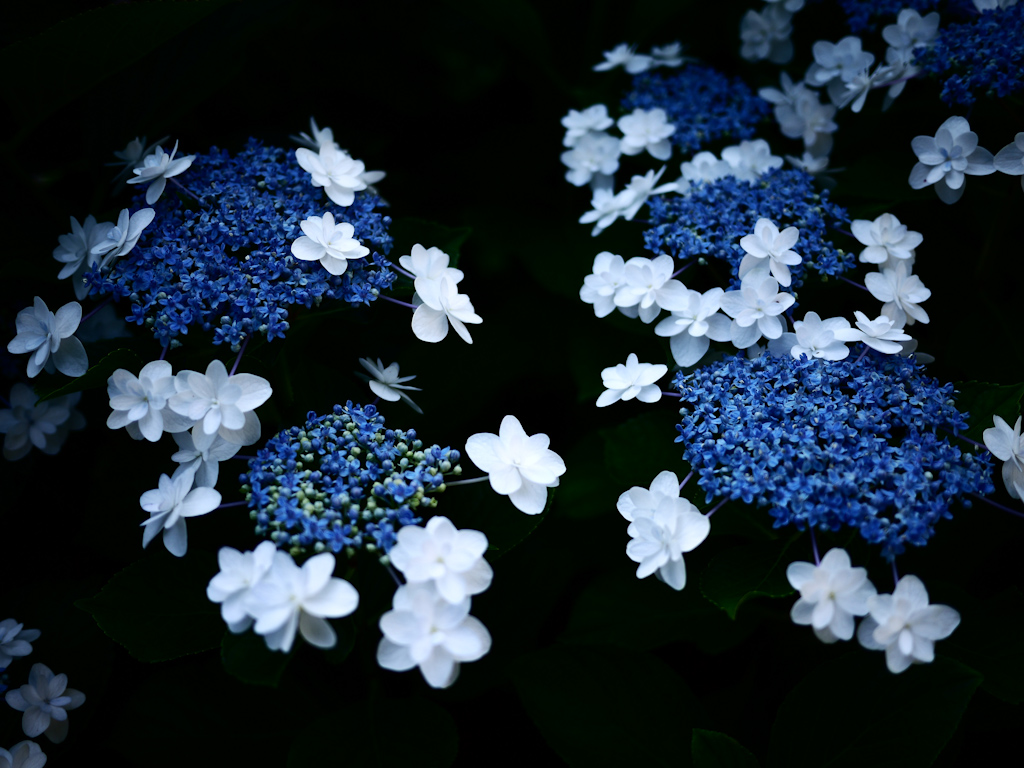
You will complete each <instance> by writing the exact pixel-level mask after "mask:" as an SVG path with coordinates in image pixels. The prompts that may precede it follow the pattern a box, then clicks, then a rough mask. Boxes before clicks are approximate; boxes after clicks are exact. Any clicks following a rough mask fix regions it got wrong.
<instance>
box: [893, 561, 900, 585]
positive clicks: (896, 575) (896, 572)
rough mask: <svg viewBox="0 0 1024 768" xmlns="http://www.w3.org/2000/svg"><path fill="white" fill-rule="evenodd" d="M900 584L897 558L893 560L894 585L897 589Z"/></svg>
mask: <svg viewBox="0 0 1024 768" xmlns="http://www.w3.org/2000/svg"><path fill="white" fill-rule="evenodd" d="M899 583H900V572H899V571H897V570H896V558H895V557H894V558H893V559H892V585H893V587H895V586H896V585H897V584H899Z"/></svg>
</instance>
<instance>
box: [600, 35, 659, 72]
mask: <svg viewBox="0 0 1024 768" xmlns="http://www.w3.org/2000/svg"><path fill="white" fill-rule="evenodd" d="M603 55H604V61H602V62H601V63H600V64H595V65H594V71H595V72H607V71H608V70H610V69H615V67H620V66H621V67H624V68H625V70H626V71H627V72H628V73H629V74H631V75H635V74H638V73H640V72H645V71H647V70H648V69H650V68H651V65H652V64H653V63H654V61H653V59H652V58H651V57H650V56H645V55H644V54H642V53H637V52H636V49H635V48H634V47H632V46H629V45H626V44H625V43H619V44H618V45H617V46H615V47H614V48H613V49H612V50H610V51H605V52H604V54H603Z"/></svg>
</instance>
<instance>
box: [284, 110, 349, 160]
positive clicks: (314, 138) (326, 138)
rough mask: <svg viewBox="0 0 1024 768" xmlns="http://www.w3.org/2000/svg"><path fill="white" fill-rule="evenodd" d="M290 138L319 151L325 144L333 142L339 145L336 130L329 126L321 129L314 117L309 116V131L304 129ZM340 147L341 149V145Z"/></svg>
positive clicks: (336, 145)
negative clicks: (335, 134) (335, 136)
mask: <svg viewBox="0 0 1024 768" xmlns="http://www.w3.org/2000/svg"><path fill="white" fill-rule="evenodd" d="M288 138H289V139H291V140H292V141H294V142H296V143H297V144H301V145H302V146H304V147H308V148H309V149H312V150H313V151H314V152H319V151H320V147H322V146H324V144H332V145H334V146H335V147H338V143H337V142H336V141H335V140H334V131H332V130H331V129H330V128H327V127H324V128H322V129H321V128H320V126H318V125H317V124H316V119H315V118H313V117H310V118H309V133H306V132H305V131H303V132H301V133H300V134H299V135H298V136H289V137H288ZM338 148H339V149H340V147H338Z"/></svg>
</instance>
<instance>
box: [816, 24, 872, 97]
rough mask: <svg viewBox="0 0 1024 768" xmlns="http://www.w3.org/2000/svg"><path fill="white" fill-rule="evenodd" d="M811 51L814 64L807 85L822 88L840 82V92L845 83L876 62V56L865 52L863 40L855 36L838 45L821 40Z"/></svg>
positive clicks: (845, 38)
mask: <svg viewBox="0 0 1024 768" xmlns="http://www.w3.org/2000/svg"><path fill="white" fill-rule="evenodd" d="M811 51H812V52H813V54H814V63H813V64H812V65H811V66H810V68H808V70H807V77H806V81H807V84H808V85H814V86H821V85H829V84H830V83H832V82H833V81H838V85H839V89H840V91H841V90H842V85H843V84H844V83H849V82H851V81H852V80H853V79H854V78H855V77H856V76H857V75H859V74H860V73H861V72H863V71H864V70H865V69H867V68H868V67H870V66H871V65H872V64H874V62H875V55H874V54H873V53H869V52H867V51H865V50H863V49H862V43H861V39H860V38H859V37H854V36H853V35H850V36H848V37H844V38H843V39H842V40H840V41H839V42H838V43H830V42H828V41H827V40H819V41H818V42H816V43H815V44H814V45H813V46H812V47H811ZM830 94H831V91H830Z"/></svg>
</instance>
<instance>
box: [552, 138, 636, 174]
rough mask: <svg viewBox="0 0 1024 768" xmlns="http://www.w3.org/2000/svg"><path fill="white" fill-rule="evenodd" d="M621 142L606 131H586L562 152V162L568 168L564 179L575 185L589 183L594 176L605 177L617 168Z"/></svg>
mask: <svg viewBox="0 0 1024 768" xmlns="http://www.w3.org/2000/svg"><path fill="white" fill-rule="evenodd" d="M621 154H622V142H621V141H619V139H616V138H615V137H614V136H609V135H608V134H607V133H602V132H596V133H587V134H586V135H584V136H582V137H581V138H579V139H577V140H576V141H575V143H574V144H573V146H572V149H569V150H567V151H565V152H563V153H562V163H563V165H565V166H566V167H567V168H568V169H569V170H568V171H566V172H565V180H566V181H568V182H569V183H570V184H572V185H573V186H575V187H582V186H583V185H585V184H590V183H591V182H592V181H594V180H595V178H601V177H602V176H604V177H607V176H610V175H611V174H613V173H615V172H616V171H617V170H619V155H621Z"/></svg>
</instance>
